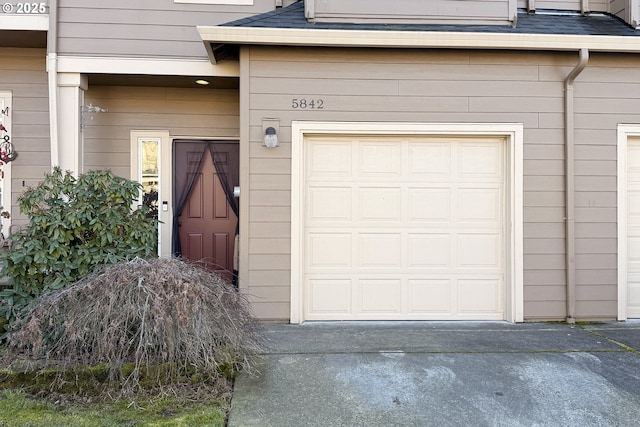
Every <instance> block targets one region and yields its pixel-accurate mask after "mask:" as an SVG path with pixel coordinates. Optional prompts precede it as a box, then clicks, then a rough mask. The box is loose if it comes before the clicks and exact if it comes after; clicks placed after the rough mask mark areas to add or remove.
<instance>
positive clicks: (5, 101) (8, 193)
mask: <svg viewBox="0 0 640 427" xmlns="http://www.w3.org/2000/svg"><path fill="white" fill-rule="evenodd" d="M0 99H1V100H2V102H1V103H0V109H4V108H5V107H8V108H9V114H8V115H7V116H4V115H2V116H1V117H0V119H2V124H3V125H4V127H5V128H6V129H7V134H8V135H11V137H13V132H12V126H11V125H12V123H11V116H12V111H13V94H12V92H11V91H10V90H3V91H0ZM12 142H15V141H12ZM2 168H3V171H4V178H3V179H2V181H3V182H2V196H1V198H0V206H2V207H3V209H4V210H6V211H8V212H9V213H11V217H9V218H2V233H3V234H4V236H5V237H8V236H9V234H10V231H11V220H12V217H13V212H12V200H13V198H12V189H11V163H5V164H4V165H3V166H2Z"/></svg>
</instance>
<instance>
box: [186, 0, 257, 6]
mask: <svg viewBox="0 0 640 427" xmlns="http://www.w3.org/2000/svg"><path fill="white" fill-rule="evenodd" d="M173 2H174V3H187V4H230V5H238V6H253V2H254V0H173Z"/></svg>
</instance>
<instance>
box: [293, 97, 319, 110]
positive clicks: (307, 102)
mask: <svg viewBox="0 0 640 427" xmlns="http://www.w3.org/2000/svg"><path fill="white" fill-rule="evenodd" d="M291 108H293V109H294V110H323V109H324V100H323V99H321V98H318V99H307V98H293V99H292V100H291Z"/></svg>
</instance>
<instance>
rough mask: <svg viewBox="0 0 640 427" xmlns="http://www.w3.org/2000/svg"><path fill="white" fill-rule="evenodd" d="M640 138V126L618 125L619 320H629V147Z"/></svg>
mask: <svg viewBox="0 0 640 427" xmlns="http://www.w3.org/2000/svg"><path fill="white" fill-rule="evenodd" d="M632 137H640V124H619V125H618V141H617V143H618V171H617V173H618V180H617V181H618V188H617V192H618V200H617V205H618V320H627V257H628V256H629V253H628V247H627V226H628V224H627V214H628V212H627V189H628V188H627V153H628V151H627V145H628V142H629V139H630V138H632Z"/></svg>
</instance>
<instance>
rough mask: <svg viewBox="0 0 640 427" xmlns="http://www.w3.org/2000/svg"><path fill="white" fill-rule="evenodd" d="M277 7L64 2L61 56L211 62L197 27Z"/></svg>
mask: <svg viewBox="0 0 640 427" xmlns="http://www.w3.org/2000/svg"><path fill="white" fill-rule="evenodd" d="M273 8H274V2H273V0H255V2H254V5H253V6H237V5H236V6H234V5H207V4H180V3H174V2H173V0H135V1H128V0H109V1H98V0H59V17H58V20H59V28H58V37H59V40H58V50H59V53H60V54H62V55H88V56H115V57H131V56H133V57H160V58H189V59H206V58H207V52H206V50H205V47H204V45H203V43H202V40H201V38H200V36H199V35H198V31H197V30H196V26H197V25H217V24H221V23H224V22H229V21H233V20H236V19H241V18H244V17H247V16H251V15H256V14H259V13H263V12H267V11H269V10H272V9H273Z"/></svg>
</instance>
